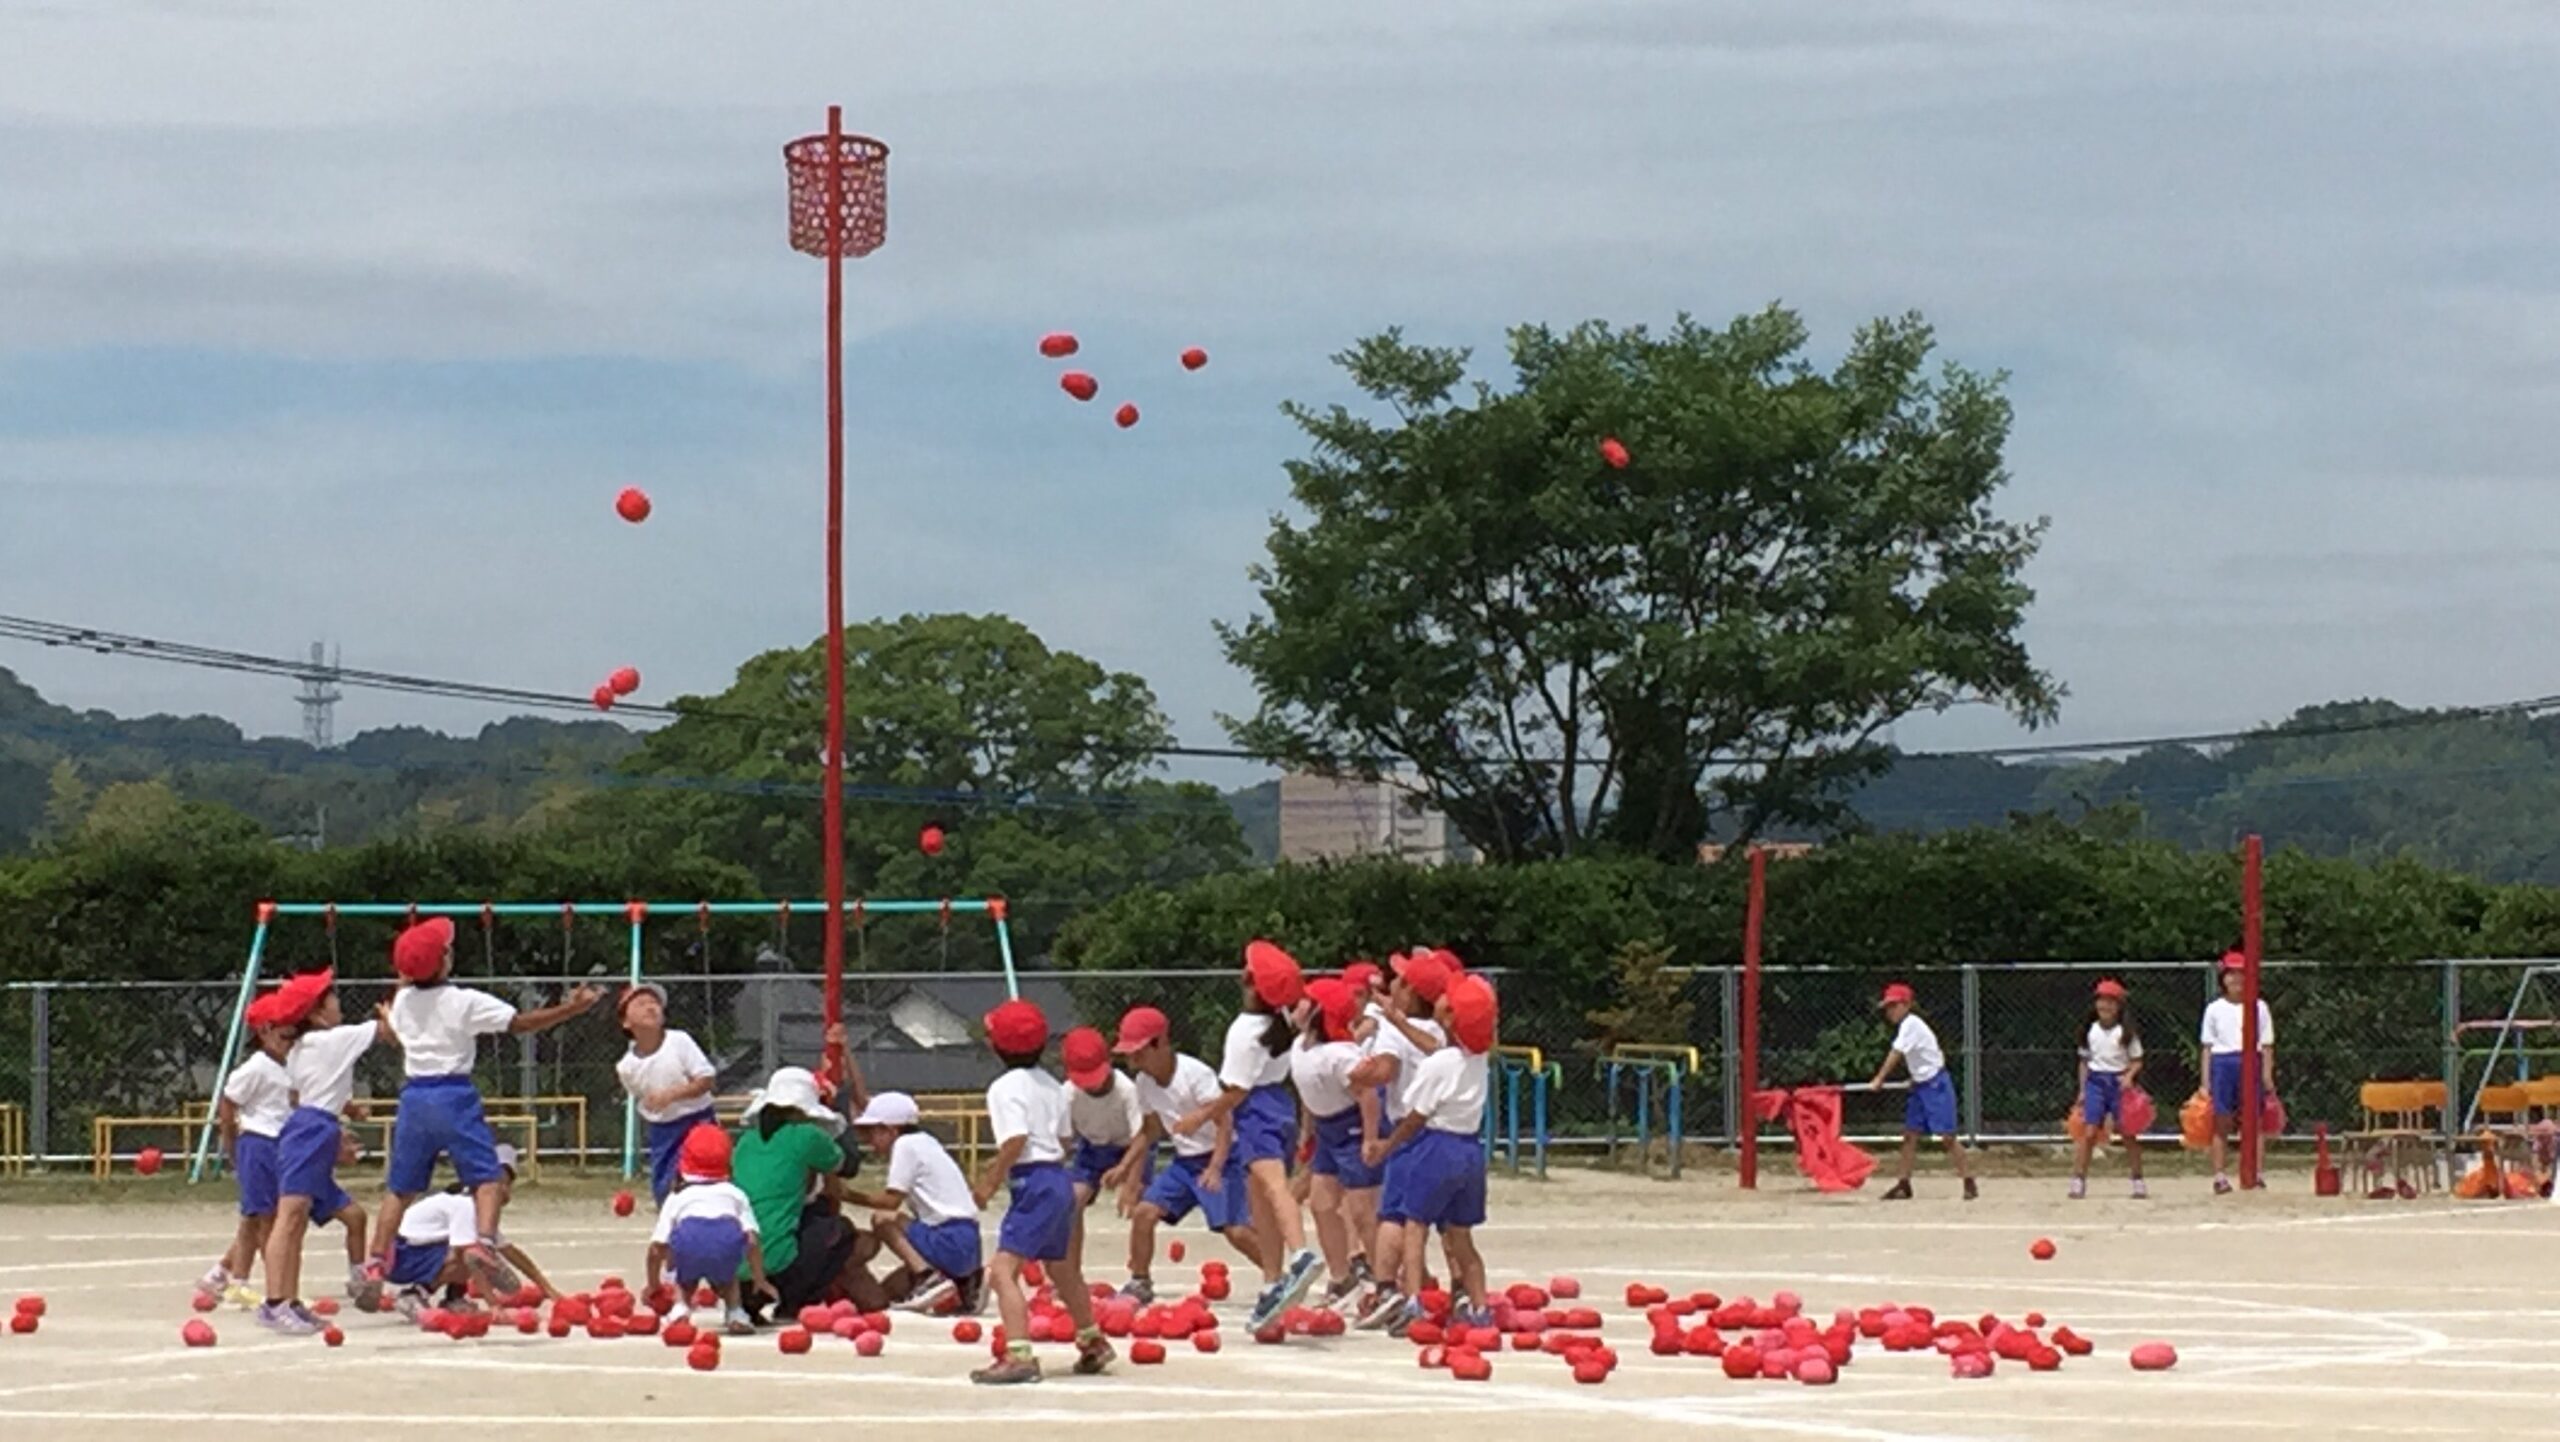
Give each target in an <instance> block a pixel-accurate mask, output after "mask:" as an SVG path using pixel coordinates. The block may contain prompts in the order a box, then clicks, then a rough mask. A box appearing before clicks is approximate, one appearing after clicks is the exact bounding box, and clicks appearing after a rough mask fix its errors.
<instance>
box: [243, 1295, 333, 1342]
mask: <svg viewBox="0 0 2560 1442" xmlns="http://www.w3.org/2000/svg"><path fill="white" fill-rule="evenodd" d="M258 1325H259V1326H261V1327H264V1328H266V1329H267V1330H268V1331H270V1332H276V1333H280V1334H282V1335H284V1336H287V1337H308V1336H311V1335H313V1334H315V1333H317V1332H318V1331H319V1330H320V1322H319V1319H318V1318H316V1317H313V1316H311V1315H310V1314H309V1313H307V1312H303V1311H301V1310H299V1309H298V1308H296V1307H295V1306H294V1305H293V1304H292V1303H290V1302H267V1303H264V1304H262V1305H260V1306H259V1308H258Z"/></svg>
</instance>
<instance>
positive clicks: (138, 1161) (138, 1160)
mask: <svg viewBox="0 0 2560 1442" xmlns="http://www.w3.org/2000/svg"><path fill="white" fill-rule="evenodd" d="M160 1161H161V1156H160V1149H159V1148H158V1147H144V1148H143V1149H142V1150H141V1151H139V1152H136V1153H134V1157H133V1169H134V1170H135V1171H137V1172H140V1173H141V1174H142V1175H144V1176H146V1177H147V1176H151V1175H153V1174H154V1173H156V1172H158V1171H159V1170H160Z"/></svg>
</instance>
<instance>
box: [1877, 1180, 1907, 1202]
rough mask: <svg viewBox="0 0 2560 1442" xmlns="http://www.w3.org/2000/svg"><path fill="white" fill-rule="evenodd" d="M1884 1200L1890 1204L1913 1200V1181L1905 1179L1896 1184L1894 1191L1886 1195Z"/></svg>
mask: <svg viewBox="0 0 2560 1442" xmlns="http://www.w3.org/2000/svg"><path fill="white" fill-rule="evenodd" d="M1883 1199H1884V1200H1885V1201H1888V1202H1907V1201H1909V1200H1911V1179H1910V1178H1908V1177H1905V1178H1903V1179H1902V1180H1901V1181H1898V1182H1896V1183H1894V1184H1893V1190H1892V1191H1889V1192H1887V1193H1885V1194H1884V1198H1883Z"/></svg>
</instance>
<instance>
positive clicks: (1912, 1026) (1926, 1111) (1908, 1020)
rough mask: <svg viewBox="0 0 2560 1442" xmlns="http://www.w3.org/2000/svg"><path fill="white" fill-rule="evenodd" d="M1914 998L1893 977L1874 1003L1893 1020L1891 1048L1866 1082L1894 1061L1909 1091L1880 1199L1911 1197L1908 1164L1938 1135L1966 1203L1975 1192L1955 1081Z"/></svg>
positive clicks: (1879, 1078) (1887, 1071) (1881, 1078)
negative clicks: (1959, 1129) (1897, 1148)
mask: <svg viewBox="0 0 2560 1442" xmlns="http://www.w3.org/2000/svg"><path fill="white" fill-rule="evenodd" d="M1914 1001H1915V997H1914V996H1913V994H1912V991H1911V988H1910V987H1908V986H1905V985H1903V984H1902V983H1901V982H1898V981H1897V982H1895V983H1893V984H1892V985H1891V986H1888V987H1886V988H1885V989H1884V999H1883V1000H1881V1001H1879V1002H1877V1003H1876V1004H1877V1005H1878V1006H1880V1007H1882V1008H1884V1016H1885V1020H1887V1021H1889V1022H1892V1023H1893V1026H1894V1032H1893V1050H1891V1051H1890V1052H1887V1053H1886V1054H1885V1059H1884V1064H1883V1065H1881V1066H1879V1067H1877V1068H1876V1075H1875V1080H1873V1081H1871V1082H1869V1083H1868V1086H1869V1087H1870V1088H1877V1087H1882V1086H1883V1085H1884V1082H1885V1078H1886V1077H1889V1076H1891V1075H1892V1074H1893V1068H1894V1064H1895V1063H1897V1062H1899V1063H1900V1064H1901V1065H1902V1068H1903V1069H1904V1070H1905V1071H1907V1072H1909V1073H1910V1074H1911V1091H1910V1094H1909V1095H1907V1096H1905V1097H1904V1098H1903V1100H1902V1170H1901V1172H1900V1173H1899V1174H1898V1175H1897V1176H1896V1178H1895V1180H1894V1183H1893V1190H1891V1191H1889V1192H1886V1193H1885V1194H1884V1199H1885V1200H1886V1201H1888V1202H1907V1201H1909V1200H1911V1164H1912V1162H1913V1161H1914V1160H1915V1159H1916V1158H1917V1157H1918V1156H1919V1152H1920V1139H1921V1138H1922V1137H1944V1138H1946V1141H1947V1155H1948V1156H1950V1157H1953V1158H1955V1163H1956V1175H1957V1176H1958V1177H1961V1178H1963V1179H1964V1199H1965V1200H1966V1201H1968V1202H1970V1201H1972V1200H1974V1199H1975V1198H1976V1197H1977V1196H1979V1195H1980V1192H1979V1190H1978V1189H1977V1188H1976V1187H1975V1186H1974V1181H1973V1164H1972V1162H1971V1161H1969V1160H1968V1159H1967V1158H1966V1156H1965V1151H1964V1139H1963V1138H1962V1137H1959V1136H1957V1135H1956V1084H1955V1080H1954V1078H1952V1077H1950V1076H1948V1075H1947V1055H1946V1053H1945V1052H1943V1051H1941V1050H1939V1049H1938V1034H1937V1033H1936V1032H1934V1031H1931V1030H1930V1029H1929V1024H1928V1023H1927V1022H1925V1021H1922V1020H1921V1019H1920V1013H1919V1012H1918V1010H1916V1009H1915V1007H1914V1005H1913V1003H1914Z"/></svg>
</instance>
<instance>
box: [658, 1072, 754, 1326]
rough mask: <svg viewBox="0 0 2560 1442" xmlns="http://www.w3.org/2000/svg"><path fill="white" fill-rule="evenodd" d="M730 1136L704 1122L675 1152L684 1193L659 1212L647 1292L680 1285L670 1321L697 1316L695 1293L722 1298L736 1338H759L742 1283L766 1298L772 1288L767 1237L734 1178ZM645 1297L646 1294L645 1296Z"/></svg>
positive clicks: (724, 1315)
mask: <svg viewBox="0 0 2560 1442" xmlns="http://www.w3.org/2000/svg"><path fill="white" fill-rule="evenodd" d="M732 1150H733V1148H732V1145H731V1143H730V1141H729V1134H728V1133H727V1132H724V1131H722V1130H720V1128H719V1127H717V1126H715V1125H713V1124H711V1123H709V1122H705V1123H703V1124H702V1125H700V1126H697V1127H695V1128H694V1129H693V1130H692V1131H690V1132H688V1133H686V1134H685V1136H684V1139H683V1140H682V1141H681V1142H680V1143H678V1145H677V1148H676V1151H677V1157H676V1176H677V1180H678V1182H679V1185H678V1186H677V1188H676V1189H675V1190H674V1191H672V1192H669V1193H668V1194H667V1199H666V1200H665V1201H664V1202H663V1203H661V1204H660V1205H659V1207H658V1226H657V1230H655V1231H653V1232H651V1233H650V1234H649V1260H648V1287H647V1291H648V1292H654V1291H656V1290H658V1284H659V1280H660V1279H661V1277H664V1278H665V1279H667V1280H670V1281H672V1282H674V1283H675V1292H676V1301H675V1305H674V1306H673V1307H670V1308H669V1309H668V1310H667V1316H666V1320H668V1321H670V1322H677V1321H682V1320H684V1319H686V1318H687V1317H690V1316H691V1315H692V1311H691V1308H690V1307H689V1306H688V1305H687V1303H688V1300H689V1299H690V1298H691V1297H692V1296H693V1292H694V1289H695V1288H696V1287H709V1288H710V1289H711V1290H712V1291H713V1292H716V1293H718V1294H719V1297H720V1307H721V1324H722V1326H723V1327H724V1328H725V1329H726V1330H727V1332H728V1333H729V1335H730V1336H732V1337H752V1336H754V1335H755V1334H756V1324H755V1319H754V1318H752V1317H750V1316H748V1315H747V1309H746V1308H745V1307H744V1306H743V1305H741V1301H742V1299H741V1298H740V1297H739V1295H738V1279H739V1277H740V1276H741V1275H744V1276H745V1277H746V1278H747V1281H748V1285H750V1286H752V1287H754V1288H755V1290H756V1291H757V1292H759V1293H762V1294H764V1295H766V1296H768V1297H769V1296H771V1295H772V1294H773V1283H772V1281H771V1280H770V1279H769V1278H767V1277H766V1276H765V1271H764V1237H763V1233H762V1232H760V1231H759V1230H758V1229H757V1226H756V1209H755V1207H754V1205H753V1204H752V1203H750V1202H749V1201H748V1200H747V1194H746V1193H744V1192H742V1191H739V1190H738V1188H737V1187H736V1185H735V1184H733V1183H732V1182H731V1181H730V1180H729V1162H730V1156H731V1153H732ZM643 1295H646V1292H644V1293H643Z"/></svg>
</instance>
